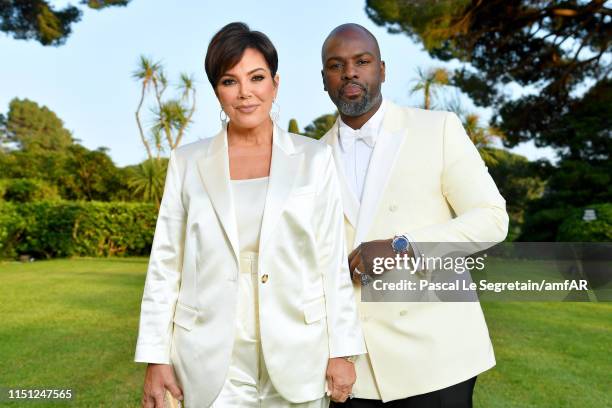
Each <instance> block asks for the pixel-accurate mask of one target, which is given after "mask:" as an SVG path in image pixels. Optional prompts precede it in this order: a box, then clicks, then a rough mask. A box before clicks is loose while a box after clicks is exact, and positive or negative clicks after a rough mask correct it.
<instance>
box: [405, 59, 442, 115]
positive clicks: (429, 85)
mask: <svg viewBox="0 0 612 408" xmlns="http://www.w3.org/2000/svg"><path fill="white" fill-rule="evenodd" d="M417 74H418V79H417V80H416V84H415V85H414V87H412V90H411V92H412V93H414V92H419V91H421V90H422V91H423V108H424V109H431V98H432V96H433V95H434V94H435V92H436V89H437V88H439V87H442V86H446V85H448V84H449V83H450V76H451V75H450V73H449V72H448V70H446V69H445V68H433V69H430V70H429V71H427V72H426V71H423V70H422V69H421V68H418V69H417Z"/></svg>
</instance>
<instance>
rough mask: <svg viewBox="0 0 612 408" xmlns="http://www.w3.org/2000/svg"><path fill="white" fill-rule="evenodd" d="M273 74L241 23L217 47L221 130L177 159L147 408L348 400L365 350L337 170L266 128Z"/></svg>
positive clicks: (149, 304) (144, 340) (140, 353)
mask: <svg viewBox="0 0 612 408" xmlns="http://www.w3.org/2000/svg"><path fill="white" fill-rule="evenodd" d="M277 66H278V60H277V54H276V50H275V48H274V46H273V45H272V43H271V42H270V40H269V39H268V38H267V37H266V36H265V35H264V34H262V33H260V32H257V31H250V30H249V28H248V26H247V25H245V24H242V23H232V24H228V25H227V26H225V27H224V28H222V29H221V30H220V31H219V32H218V33H217V34H216V35H215V36H214V37H213V39H212V40H211V42H210V44H209V46H208V51H207V54H206V62H205V67H206V74H207V76H208V79H209V81H210V83H211V85H212V87H213V89H214V91H215V94H216V96H217V98H218V100H219V103H220V104H221V108H222V111H221V115H222V118H223V119H224V120H223V122H224V126H223V129H222V131H221V132H220V133H219V134H217V135H216V136H215V137H213V138H210V139H205V140H202V141H199V142H196V143H192V144H190V145H186V146H183V147H181V148H179V149H177V150H175V151H174V152H172V154H171V155H170V162H169V165H168V175H167V179H166V186H165V190H164V196H163V200H162V204H161V208H160V211H159V218H158V223H157V228H156V231H155V238H154V242H153V248H152V252H151V259H150V263H149V269H148V272H147V279H146V283H145V290H144V295H143V300H142V312H141V319H140V330H139V336H138V343H137V346H136V361H138V362H147V363H149V365H148V366H147V372H146V376H145V386H144V396H143V406H145V407H161V406H163V405H162V404H163V395H164V389H167V390H168V391H169V392H170V393H171V394H172V395H173V396H174V397H175V398H178V399H182V398H184V402H185V406H186V407H207V406H213V407H249V406H257V407H288V406H292V407H303V408H307V407H308V408H310V407H324V406H327V404H328V402H329V400H328V398H327V397H326V394H325V393H326V387H327V389H328V390H329V391H328V393H327V394H328V395H330V394H331V399H332V400H335V401H344V400H346V398H348V397H349V393H350V390H351V387H352V384H353V383H354V381H355V372H354V368H353V365H352V362H351V361H350V357H351V356H355V355H358V354H363V353H364V352H365V346H364V342H363V338H362V334H361V330H360V327H359V323H358V319H357V316H356V310H355V304H354V299H353V289H352V286H351V282H350V280H349V273H348V265H347V261H346V259H347V257H346V251H345V243H344V232H343V214H342V208H341V203H340V196H339V191H338V185H337V180H336V175H335V169H334V165H333V160H332V157H331V153H330V149H329V148H327V147H325V146H324V145H323V144H320V143H319V142H317V141H314V140H312V139H308V138H304V137H301V136H297V135H293V134H289V133H287V132H285V131H283V130H282V129H280V128H279V127H277V126H275V125H274V123H273V122H272V120H271V119H270V111H271V107H272V103H273V101H274V99H275V98H276V94H277V91H278V75H277V73H276V70H277ZM227 121H229V123H227ZM172 323H173V324H172ZM175 374H176V378H175Z"/></svg>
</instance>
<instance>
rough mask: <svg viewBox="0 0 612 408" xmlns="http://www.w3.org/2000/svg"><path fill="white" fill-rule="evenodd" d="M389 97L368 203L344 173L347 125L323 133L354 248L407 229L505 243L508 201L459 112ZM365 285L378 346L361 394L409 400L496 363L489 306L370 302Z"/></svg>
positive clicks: (420, 234)
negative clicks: (406, 104) (342, 134)
mask: <svg viewBox="0 0 612 408" xmlns="http://www.w3.org/2000/svg"><path fill="white" fill-rule="evenodd" d="M385 103H387V105H386V111H385V117H384V119H383V125H382V128H383V132H386V135H385V136H386V137H381V138H379V140H378V141H377V142H376V145H375V148H374V151H373V153H372V158H371V160H370V164H369V168H368V173H367V177H366V182H365V187H364V193H363V200H362V202H361V203H359V202H358V201H357V199H356V198H355V196H354V194H353V193H352V192H351V190H350V188H349V187H348V184H347V183H346V180H345V178H344V174H343V172H342V169H343V167H344V166H343V165H342V163H341V162H340V160H341V157H340V154H339V150H338V148H339V146H338V123H336V125H335V126H334V127H333V128H332V129H331V130H330V131H329V132H328V133H327V134H326V135H325V136H324V137H323V139H322V140H323V141H324V142H326V143H328V144H329V145H331V146H332V148H333V149H334V157H335V160H336V162H337V163H336V167H337V169H338V171H339V176H340V177H339V178H340V188H341V191H342V198H343V204H344V211H345V227H346V234H347V245H348V249H349V250H351V249H352V248H355V247H357V246H358V245H359V244H360V243H361V242H367V241H371V240H376V239H389V238H392V237H393V236H394V235H396V234H398V233H407V234H408V235H409V236H410V237H411V239H412V240H413V241H414V242H417V243H418V242H424V243H425V242H426V243H434V242H484V243H495V242H499V241H502V240H504V238H505V237H506V233H507V227H508V216H507V214H506V210H505V201H504V199H503V198H502V196H501V195H500V194H499V192H498V190H497V187H496V186H495V183H494V182H493V180H492V178H491V177H490V175H489V173H488V171H487V169H486V167H485V165H484V163H483V161H482V159H481V158H480V155H479V154H478V151H477V150H476V148H475V147H474V145H473V144H472V142H471V141H470V139H469V138H468V136H467V135H466V133H465V131H464V130H463V127H462V125H461V122H460V121H459V119H458V118H457V116H456V115H454V114H452V113H448V112H435V111H425V110H421V109H411V108H401V107H399V106H397V105H394V104H393V103H390V102H388V101H385ZM425 255H426V256H433V255H434V254H425ZM355 290H356V300H357V302H358V310H359V314H360V318H361V323H362V328H363V332H364V336H365V339H366V345H367V349H368V355H367V356H362V357H360V358H359V359H358V361H357V364H356V367H357V383H356V384H355V387H354V392H355V395H356V396H357V397H361V398H377V399H382V400H384V401H390V400H396V399H401V398H406V397H409V396H412V395H418V394H423V393H427V392H430V391H434V390H438V389H441V388H445V387H448V386H450V385H453V384H456V383H459V382H461V381H464V380H467V379H469V378H471V377H473V376H475V375H477V374H478V373H481V372H483V371H485V370H487V369H489V368H491V367H492V366H494V365H495V357H494V355H493V347H492V345H491V341H490V339H489V333H488V330H487V326H486V323H485V320H484V317H483V314H482V310H481V308H480V304H479V303H477V302H473V303H467V302H466V303H434V302H429V303H426V302H423V303H416V302H411V303H405V302H404V303H401V302H398V303H378V302H377V303H373V302H361V295H360V287H359V286H355Z"/></svg>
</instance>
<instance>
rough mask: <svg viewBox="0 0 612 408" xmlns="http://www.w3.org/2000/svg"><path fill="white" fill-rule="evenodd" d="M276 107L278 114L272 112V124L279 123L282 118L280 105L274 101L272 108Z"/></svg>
mask: <svg viewBox="0 0 612 408" xmlns="http://www.w3.org/2000/svg"><path fill="white" fill-rule="evenodd" d="M274 105H276V107H277V108H278V109H277V110H276V112H273V111H272V110H270V118H271V119H272V122H278V119H279V118H280V105H279V104H278V103H276V100H274V101H272V106H274Z"/></svg>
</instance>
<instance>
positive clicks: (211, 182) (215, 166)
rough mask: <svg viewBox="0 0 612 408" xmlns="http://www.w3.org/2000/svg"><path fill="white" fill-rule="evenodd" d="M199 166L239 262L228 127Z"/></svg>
mask: <svg viewBox="0 0 612 408" xmlns="http://www.w3.org/2000/svg"><path fill="white" fill-rule="evenodd" d="M197 166H198V171H199V173H200V177H201V179H202V182H203V183H204V186H205V187H206V191H207V192H208V196H209V198H210V201H211V202H212V205H213V207H214V209H215V212H216V214H217V218H219V221H220V222H221V225H222V226H223V230H224V231H225V235H226V236H227V239H228V241H229V242H230V245H231V246H232V250H233V252H234V256H235V257H236V262H238V259H239V258H238V254H239V252H240V247H239V243H238V226H237V224H236V215H235V214H236V211H235V206H234V200H233V197H232V191H231V186H230V173H229V155H228V149H227V136H226V129H223V130H222V131H221V132H219V133H218V134H217V135H216V136H215V137H214V138H213V140H212V141H211V143H210V146H209V148H208V151H207V152H206V154H205V155H204V156H202V157H201V158H200V159H199V160H198V161H197Z"/></svg>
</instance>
